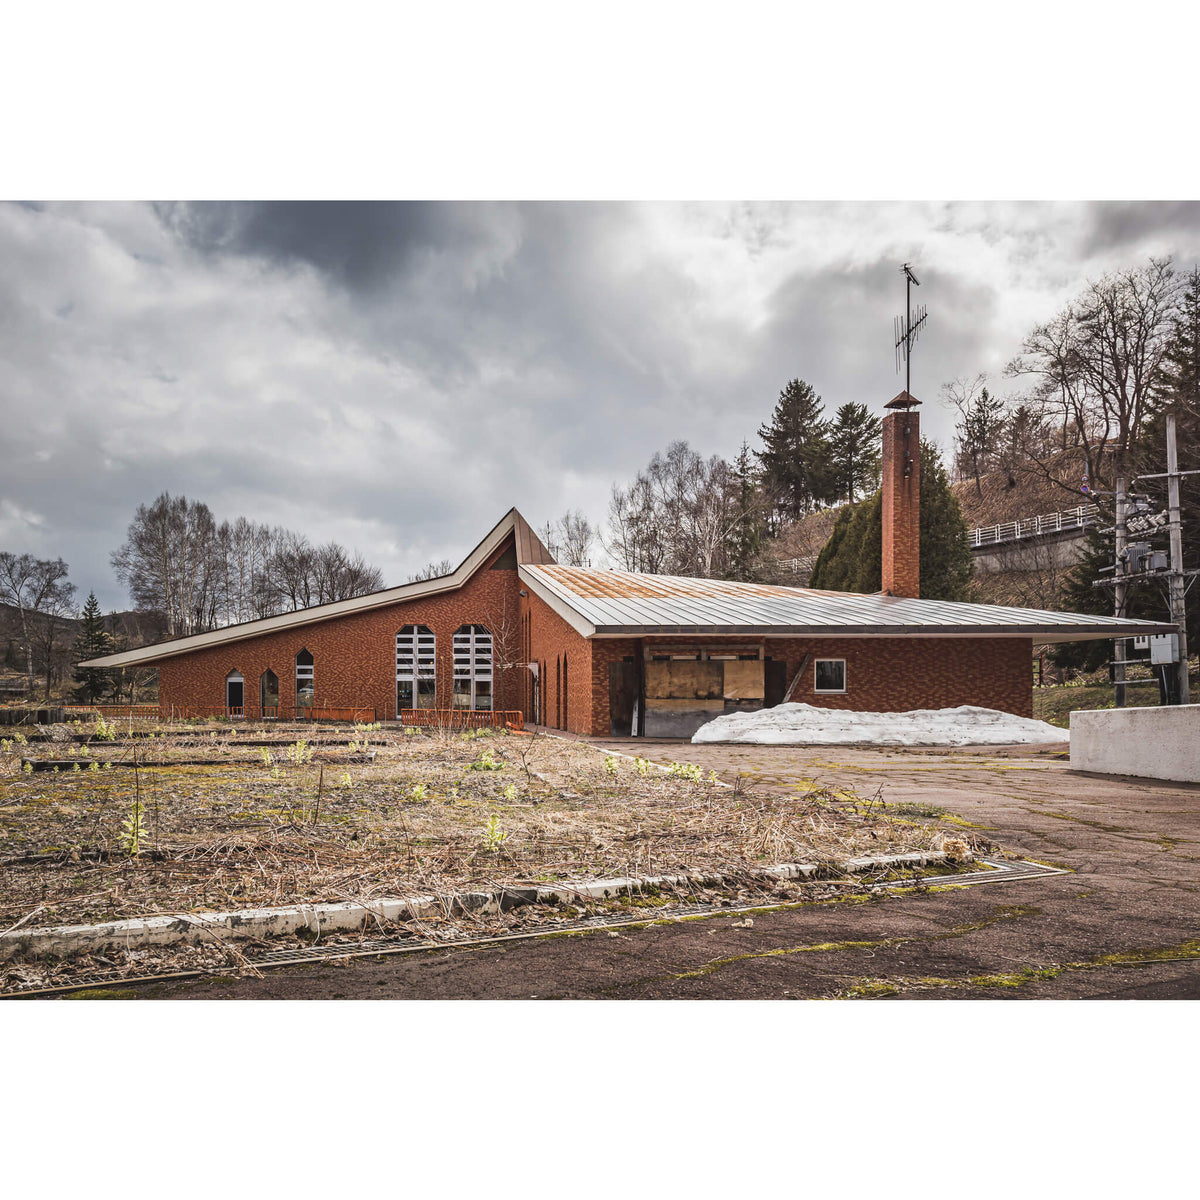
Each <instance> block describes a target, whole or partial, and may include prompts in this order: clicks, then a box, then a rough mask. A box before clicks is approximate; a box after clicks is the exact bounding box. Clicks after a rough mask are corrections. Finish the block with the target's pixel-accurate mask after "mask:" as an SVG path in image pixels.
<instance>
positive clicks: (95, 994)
mask: <svg viewBox="0 0 1200 1200" xmlns="http://www.w3.org/2000/svg"><path fill="white" fill-rule="evenodd" d="M136 995H137V993H136V992H135V991H134V990H133V988H87V989H86V990H85V991H82V992H68V993H67V994H66V995H65V996H64V997H63V999H64V1000H132V999H133V998H134V996H136Z"/></svg>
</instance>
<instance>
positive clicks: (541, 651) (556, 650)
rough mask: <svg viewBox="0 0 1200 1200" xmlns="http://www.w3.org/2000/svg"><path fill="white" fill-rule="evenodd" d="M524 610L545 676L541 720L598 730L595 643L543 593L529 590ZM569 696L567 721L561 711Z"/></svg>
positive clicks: (531, 643)
mask: <svg viewBox="0 0 1200 1200" xmlns="http://www.w3.org/2000/svg"><path fill="white" fill-rule="evenodd" d="M521 605H522V612H523V613H528V615H529V650H530V653H531V656H532V659H533V661H534V662H536V663H538V664H539V667H538V669H539V671H540V672H541V679H542V714H541V715H542V724H544V725H549V726H551V727H554V728H566V729H568V730H570V731H571V732H572V733H592V732H594V731H595V694H594V688H593V687H592V679H593V674H594V668H593V665H592V653H593V643H592V642H590V641H589V640H588V639H587V638H584V637H582V636H580V634H579V633H578V631H577V630H575V629H574V628H573V627H572V626H571V625H569V624H567V622H566V621H564V620H563V619H562V617H560V616H559V615H558V613H556V612H555V611H554V609H552V608H551V607H550V606H549V605H548V604H546V603H545V601H543V600H542V599H541V598H540V597H538V596H536V595H535V594H534V593H533V592H530V593H529V595H528V597H526V598H524V599H522V601H521ZM564 659H565V660H566V663H567V686H566V689H565V695H564V691H563V689H560V687H559V679H560V678H561V670H562V662H563V660H564ZM563 699H565V700H566V702H567V704H566V708H567V717H566V723H565V725H564V724H563V723H562V721H561V718H560V716H559V714H560V713H561V711H562V708H561V705H562V701H563ZM602 732H603V733H607V732H608V669H607V668H605V675H604V728H603V730H602Z"/></svg>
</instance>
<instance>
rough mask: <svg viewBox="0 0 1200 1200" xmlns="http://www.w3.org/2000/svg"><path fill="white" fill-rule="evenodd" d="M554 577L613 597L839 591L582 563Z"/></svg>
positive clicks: (581, 592)
mask: <svg viewBox="0 0 1200 1200" xmlns="http://www.w3.org/2000/svg"><path fill="white" fill-rule="evenodd" d="M546 574H547V575H548V576H549V577H550V578H551V579H556V580H558V581H559V582H561V583H562V584H563V585H564V586H565V587H566V588H568V589H569V590H570V591H572V592H574V593H575V595H577V596H591V597H595V598H597V599H599V598H601V597H605V596H607V597H610V598H612V599H614V600H633V599H637V598H646V599H648V598H651V597H654V598H658V597H661V598H663V599H668V598H670V597H672V596H678V597H680V598H682V597H685V596H690V597H701V596H706V597H712V598H714V599H715V598H719V597H726V596H745V597H749V596H781V597H793V596H795V595H796V593H797V592H806V593H809V594H811V595H814V596H821V595H828V596H836V595H839V594H840V593H837V592H820V591H815V590H814V589H812V588H789V587H781V586H779V585H777V584H769V583H737V582H735V581H733V580H728V579H690V578H686V577H684V576H680V575H642V574H638V573H636V572H634V571H593V570H588V569H585V568H583V567H560V566H553V567H550V568H548V569H547V570H546Z"/></svg>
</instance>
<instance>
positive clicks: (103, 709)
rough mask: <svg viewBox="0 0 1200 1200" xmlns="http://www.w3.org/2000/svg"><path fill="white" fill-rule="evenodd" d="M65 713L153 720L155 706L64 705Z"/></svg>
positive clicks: (156, 713) (156, 710) (156, 709)
mask: <svg viewBox="0 0 1200 1200" xmlns="http://www.w3.org/2000/svg"><path fill="white" fill-rule="evenodd" d="M62 710H63V712H66V713H99V715H100V716H102V717H134V718H154V717H157V716H158V705H157V704H64V705H63V706H62Z"/></svg>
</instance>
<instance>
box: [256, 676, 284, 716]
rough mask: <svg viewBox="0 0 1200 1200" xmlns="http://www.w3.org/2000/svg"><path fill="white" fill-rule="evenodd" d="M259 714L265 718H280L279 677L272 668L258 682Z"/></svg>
mask: <svg viewBox="0 0 1200 1200" xmlns="http://www.w3.org/2000/svg"><path fill="white" fill-rule="evenodd" d="M258 704H259V713H260V715H261V716H263V717H265V718H272V717H277V716H279V676H278V675H276V674H275V672H274V671H272V670H271V669H270V668H268V669H267V670H265V671H264V672H263V673H262V675H261V676H260V677H259V680H258Z"/></svg>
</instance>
